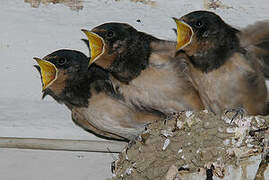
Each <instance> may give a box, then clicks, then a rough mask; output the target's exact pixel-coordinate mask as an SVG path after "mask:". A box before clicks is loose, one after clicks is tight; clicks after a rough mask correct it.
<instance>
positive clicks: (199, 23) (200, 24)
mask: <svg viewBox="0 0 269 180" xmlns="http://www.w3.org/2000/svg"><path fill="white" fill-rule="evenodd" d="M195 26H196V27H197V28H200V27H202V26H203V23H202V21H196V23H195Z"/></svg>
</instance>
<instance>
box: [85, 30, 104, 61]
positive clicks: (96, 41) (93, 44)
mask: <svg viewBox="0 0 269 180" xmlns="http://www.w3.org/2000/svg"><path fill="white" fill-rule="evenodd" d="M82 31H83V32H84V33H85V34H86V36H87V37H88V40H89V46H90V53H91V59H90V62H89V65H91V64H92V63H93V62H94V61H96V60H97V59H98V58H99V57H100V56H101V55H102V54H103V53H104V51H105V43H104V40H103V38H101V37H100V36H99V35H97V34H96V33H94V32H91V31H88V30H85V29H82Z"/></svg>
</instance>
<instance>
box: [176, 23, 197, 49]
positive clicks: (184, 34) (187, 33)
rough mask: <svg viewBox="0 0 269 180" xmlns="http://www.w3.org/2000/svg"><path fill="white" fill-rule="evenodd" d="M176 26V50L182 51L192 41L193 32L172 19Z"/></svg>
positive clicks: (189, 27) (186, 25)
mask: <svg viewBox="0 0 269 180" xmlns="http://www.w3.org/2000/svg"><path fill="white" fill-rule="evenodd" d="M174 20H175V22H176V24H177V47H176V50H180V49H183V48H184V47H186V46H187V45H188V44H190V43H191V41H192V35H193V30H192V28H191V26H189V25H188V24H186V23H185V22H184V21H181V20H178V19H176V18H174Z"/></svg>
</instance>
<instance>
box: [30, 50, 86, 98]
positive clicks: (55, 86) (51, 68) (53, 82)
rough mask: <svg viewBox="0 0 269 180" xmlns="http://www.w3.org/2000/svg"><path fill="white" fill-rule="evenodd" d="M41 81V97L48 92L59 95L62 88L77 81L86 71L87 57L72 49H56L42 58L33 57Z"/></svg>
mask: <svg viewBox="0 0 269 180" xmlns="http://www.w3.org/2000/svg"><path fill="white" fill-rule="evenodd" d="M34 59H35V60H36V62H37V63H38V65H35V67H36V69H37V70H38V71H39V73H40V76H41V82H42V92H43V98H44V97H45V96H46V95H47V94H49V95H51V96H60V95H61V94H62V93H63V92H64V90H65V89H66V88H67V87H69V86H70V84H72V83H73V84H74V83H75V82H78V81H79V79H80V78H82V76H80V74H84V73H85V72H87V69H88V68H87V63H88V57H87V56H85V55H84V54H83V53H81V52H79V51H74V50H65V49H64V50H58V51H55V52H53V53H51V54H49V55H47V56H45V57H44V58H42V59H41V58H37V57H34Z"/></svg>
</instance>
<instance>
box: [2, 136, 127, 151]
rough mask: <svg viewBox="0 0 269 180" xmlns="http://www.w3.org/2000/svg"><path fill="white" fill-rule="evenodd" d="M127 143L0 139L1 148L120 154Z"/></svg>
mask: <svg viewBox="0 0 269 180" xmlns="http://www.w3.org/2000/svg"><path fill="white" fill-rule="evenodd" d="M125 145H126V143H125V142H117V141H94V140H69V139H45V138H17V137H0V148H16V149H36V150H59V151H86V152H102V153H109V152H112V153H119V152H121V151H122V149H123V148H124V146H125Z"/></svg>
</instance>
